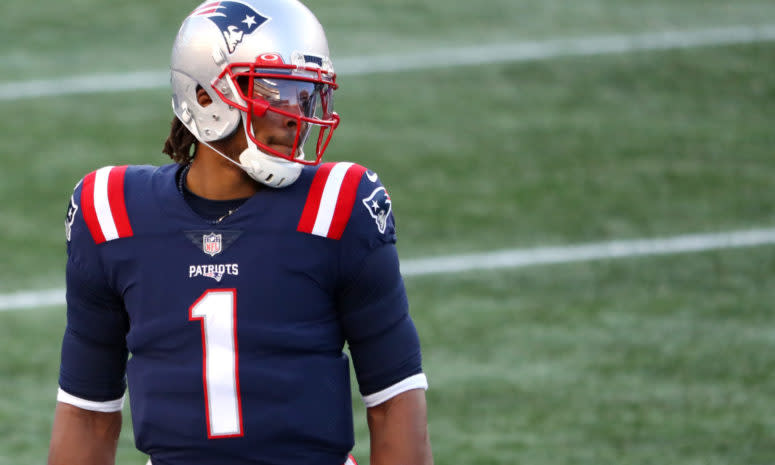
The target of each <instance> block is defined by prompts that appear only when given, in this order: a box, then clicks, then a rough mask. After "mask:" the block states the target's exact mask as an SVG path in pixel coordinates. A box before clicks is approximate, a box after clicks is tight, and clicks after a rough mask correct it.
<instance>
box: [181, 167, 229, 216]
mask: <svg viewBox="0 0 775 465" xmlns="http://www.w3.org/2000/svg"><path fill="white" fill-rule="evenodd" d="M190 169H191V163H189V164H188V165H186V166H184V167H183V170H182V171H181V172H180V176H179V177H178V192H180V194H181V195H182V196H183V199H184V200H186V203H188V204H189V206H192V202H190V201H188V197H190V196H194V197H198V196H197V195H196V194H194V193H193V192H191V191H189V190H188V189H187V188H186V185H185V182H186V175H188V171H189V170H190ZM199 198H200V199H203V200H205V201H207V202H214V201H212V200H208V199H204V198H203V197H199ZM242 203H244V200H243V202H241V203H240V204H239V205H238V206H237V207H235V208H230V209H228V210H227V211H226V213H225V214H224V215H222V216H220V217H218V218H216V219H214V220H211V219H207V218H204V219H205V221H207V222H208V223H209V224H218V223H220V222H221V221H223V220H225V219H226V218H228V217H229V216H231V215H232V214H233V213H234V212H236V211H237V210H239V207H241V206H242ZM192 209H193V207H192ZM195 211H196V210H195ZM197 214H199V216H202V215H201V214H200V213H199V212H197Z"/></svg>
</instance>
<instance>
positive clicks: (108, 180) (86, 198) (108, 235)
mask: <svg viewBox="0 0 775 465" xmlns="http://www.w3.org/2000/svg"><path fill="white" fill-rule="evenodd" d="M126 170H127V167H126V166H120V167H112V166H106V167H104V168H100V169H98V170H97V171H94V172H92V173H89V174H87V175H86V177H84V179H83V187H82V188H81V207H82V208H83V217H84V220H85V221H86V225H87V226H88V227H89V232H91V235H92V238H94V242H95V243H97V244H102V243H103V242H107V241H112V240H114V239H119V238H122V237H131V236H132V235H133V232H132V225H131V224H130V222H129V214H128V213H127V209H126V201H125V198H124V178H125V175H126Z"/></svg>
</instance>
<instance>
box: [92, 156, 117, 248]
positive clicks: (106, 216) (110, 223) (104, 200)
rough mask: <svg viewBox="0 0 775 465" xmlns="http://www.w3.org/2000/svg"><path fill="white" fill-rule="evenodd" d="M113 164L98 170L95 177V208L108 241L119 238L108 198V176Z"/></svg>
mask: <svg viewBox="0 0 775 465" xmlns="http://www.w3.org/2000/svg"><path fill="white" fill-rule="evenodd" d="M112 169H113V167H112V166H106V167H104V168H100V169H98V170H97V173H96V175H95V177H94V209H95V210H96V212H97V221H99V223H100V229H102V234H103V235H104V236H105V240H106V241H112V240H113V239H118V229H117V228H116V221H115V220H114V219H113V214H112V213H111V212H110V200H109V199H108V176H109V175H110V170H112Z"/></svg>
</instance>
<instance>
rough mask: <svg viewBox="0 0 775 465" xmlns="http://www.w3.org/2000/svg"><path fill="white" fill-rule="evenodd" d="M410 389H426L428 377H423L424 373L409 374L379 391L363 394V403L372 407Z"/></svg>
mask: <svg viewBox="0 0 775 465" xmlns="http://www.w3.org/2000/svg"><path fill="white" fill-rule="evenodd" d="M412 389H428V378H426V377H425V373H420V374H417V375H414V376H410V377H408V378H406V379H404V380H403V381H399V382H397V383H396V384H394V385H392V386H390V387H387V388H385V389H383V390H381V391H379V392H375V393H374V394H369V395H368V396H363V403H364V404H366V407H374V406H375V405H379V404H381V403H383V402H385V401H387V400H390V399H392V398H393V397H395V396H397V395H399V394H401V393H402V392H406V391H410V390H412Z"/></svg>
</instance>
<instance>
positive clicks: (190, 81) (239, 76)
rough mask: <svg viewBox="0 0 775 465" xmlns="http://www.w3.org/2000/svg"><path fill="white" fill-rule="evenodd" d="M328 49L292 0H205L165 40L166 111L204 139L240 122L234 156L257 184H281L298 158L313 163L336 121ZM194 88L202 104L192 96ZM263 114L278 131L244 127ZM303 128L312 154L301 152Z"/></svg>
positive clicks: (294, 173) (313, 21)
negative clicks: (240, 147) (270, 133)
mask: <svg viewBox="0 0 775 465" xmlns="http://www.w3.org/2000/svg"><path fill="white" fill-rule="evenodd" d="M328 53H329V52H328V42H327V40H326V36H325V33H324V32H323V28H322V26H321V25H320V23H319V22H318V20H317V18H315V16H314V15H313V14H312V12H310V11H309V9H307V7H305V6H304V5H303V4H301V3H300V2H298V1H297V0H241V1H205V2H204V3H202V4H201V5H199V6H198V7H197V8H196V9H195V10H194V11H193V12H192V13H191V14H190V15H189V16H188V17H187V18H186V19H185V20H184V21H183V25H182V26H181V28H180V31H179V32H178V35H177V38H176V39H175V43H174V45H173V48H172V60H171V66H170V71H171V84H172V109H173V111H174V112H175V115H176V116H177V117H178V119H180V121H181V122H182V123H183V124H184V125H185V126H186V127H187V128H188V129H189V131H191V133H192V134H193V135H194V137H196V139H197V140H199V141H200V142H201V143H204V144H206V145H208V146H210V147H212V145H211V144H209V143H210V142H213V141H217V140H221V139H224V138H228V137H230V136H231V135H232V134H234V133H235V131H236V130H237V128H238V127H239V124H240V122H241V123H242V126H243V128H244V130H245V134H246V136H247V142H248V149H246V150H245V151H244V152H243V153H241V154H240V155H239V162H235V163H236V164H237V165H239V166H240V167H241V168H242V169H244V170H245V171H246V172H247V173H248V174H249V175H250V176H251V177H253V178H254V179H256V180H257V181H259V182H261V183H263V184H266V185H268V186H271V187H285V186H287V185H290V184H291V183H293V182H294V181H295V180H296V178H298V176H299V173H300V172H301V169H302V166H303V165H305V164H308V165H314V164H317V163H319V162H320V159H321V157H322V156H323V152H325V150H326V147H327V146H328V143H329V142H330V140H331V135H332V134H333V131H334V129H336V127H337V126H338V124H339V116H338V115H337V114H336V113H335V112H334V111H333V91H334V89H336V88H337V85H336V74H335V73H334V67H333V65H332V63H331V60H330V58H329V55H328ZM200 88H201V89H204V90H205V91H206V92H207V93H208V94H209V96H210V98H211V99H212V103H211V104H209V105H206V106H202V105H200V104H199V102H198V99H197V91H198V90H199V89H200ZM266 118H281V119H283V120H284V125H285V128H286V133H287V136H283V137H279V138H278V140H271V139H270V140H267V139H266V138H263V137H262V136H261V135H260V134H256V130H255V128H254V125H255V124H257V123H258V122H259V121H261V120H262V119H266ZM313 127H315V128H317V138H313V139H312V140H311V141H310V144H309V145H310V146H311V147H313V146H314V151H315V155H314V157H310V159H307V158H306V157H305V154H304V145H305V142H307V138H308V136H309V134H310V131H311V129H312V128H313ZM279 139H283V140H279ZM213 149H214V148H213ZM214 150H215V149H214ZM216 152H218V153H220V154H221V155H222V156H224V157H226V158H227V159H229V160H231V158H229V157H228V156H226V155H225V154H223V153H222V152H220V151H218V150H216ZM231 161H234V160H231Z"/></svg>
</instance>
